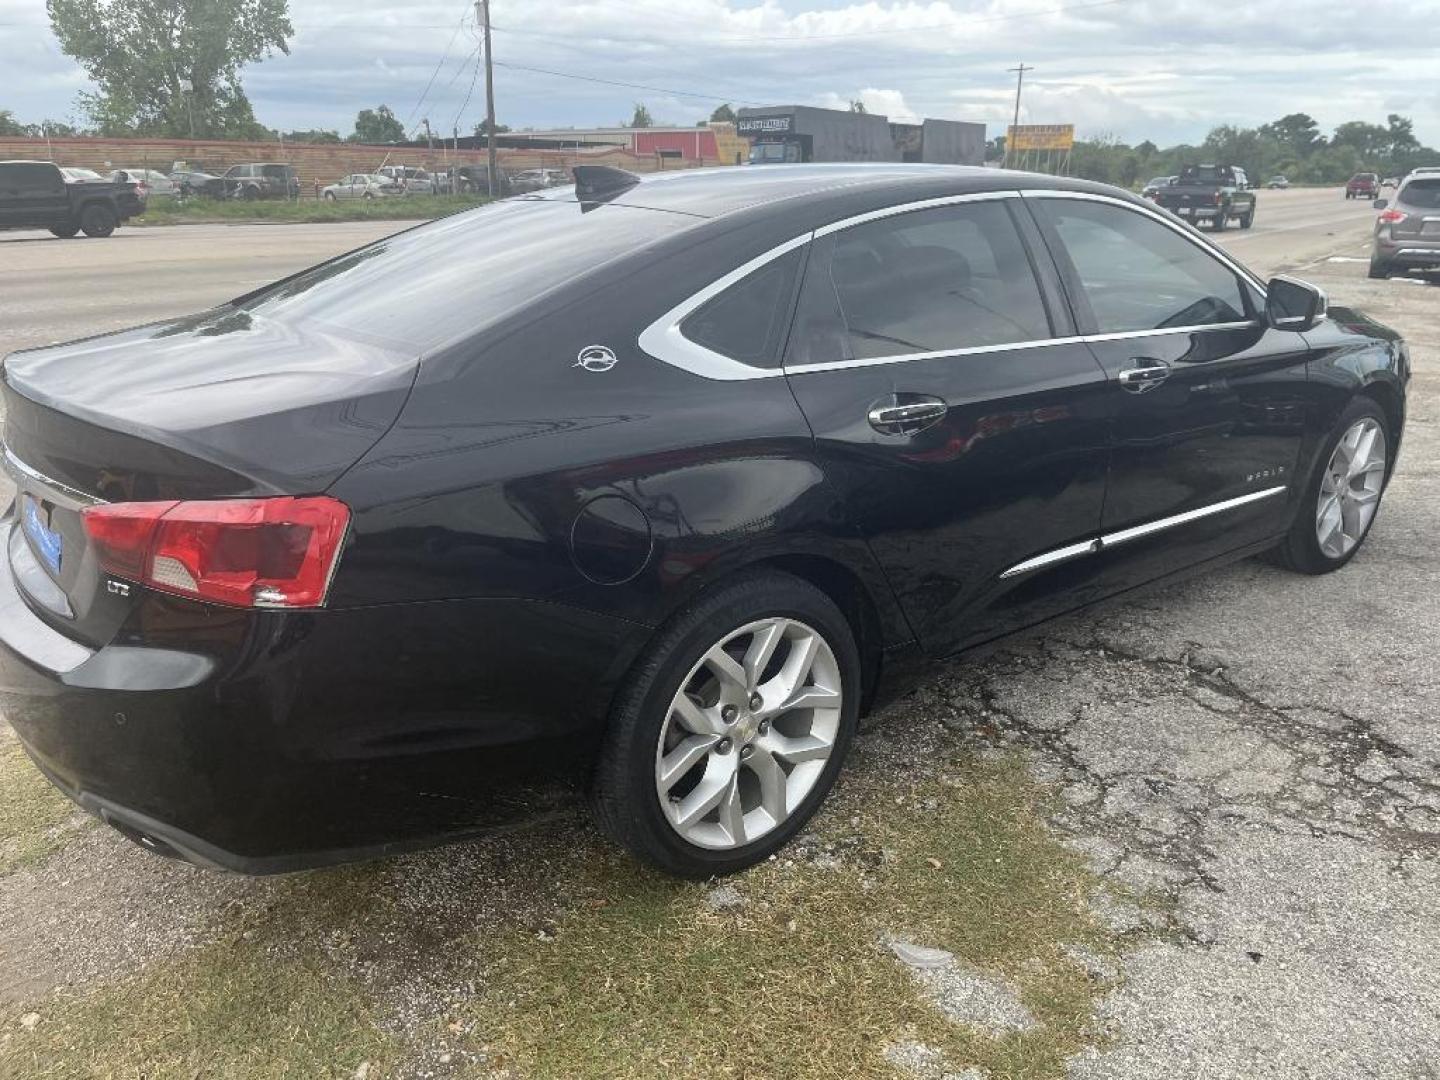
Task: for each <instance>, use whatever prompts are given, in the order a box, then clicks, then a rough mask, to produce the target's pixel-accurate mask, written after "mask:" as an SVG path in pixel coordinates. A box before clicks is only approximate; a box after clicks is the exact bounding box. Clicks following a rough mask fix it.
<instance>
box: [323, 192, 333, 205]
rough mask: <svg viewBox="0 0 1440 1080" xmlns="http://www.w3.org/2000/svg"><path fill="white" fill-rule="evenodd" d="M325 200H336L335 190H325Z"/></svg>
mask: <svg viewBox="0 0 1440 1080" xmlns="http://www.w3.org/2000/svg"><path fill="white" fill-rule="evenodd" d="M325 201H326V202H334V201H335V192H333V191H327V192H325Z"/></svg>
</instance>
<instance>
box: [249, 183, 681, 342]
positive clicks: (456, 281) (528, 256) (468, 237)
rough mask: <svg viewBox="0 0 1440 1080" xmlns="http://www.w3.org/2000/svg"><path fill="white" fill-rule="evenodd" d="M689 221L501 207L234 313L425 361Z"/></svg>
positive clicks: (627, 212)
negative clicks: (392, 348) (375, 345)
mask: <svg viewBox="0 0 1440 1080" xmlns="http://www.w3.org/2000/svg"><path fill="white" fill-rule="evenodd" d="M696 220H697V219H696V218H694V217H690V216H688V215H685V214H670V213H665V212H663V211H656V210H643V209H640V208H638V207H631V206H618V205H615V204H607V205H604V206H599V207H594V208H592V209H590V210H589V212H582V210H581V207H580V204H579V203H577V202H572V201H569V200H552V199H507V200H505V201H503V202H498V203H493V204H491V205H489V206H482V207H479V208H478V209H475V210H467V211H465V212H464V213H460V214H454V215H452V216H450V217H446V218H441V219H440V220H438V221H432V222H430V223H429V224H427V225H421V226H420V227H418V228H415V229H409V230H407V231H405V232H402V233H399V234H397V235H395V236H391V237H388V238H386V239H384V240H379V241H376V242H375V243H373V244H370V245H369V246H368V247H363V248H360V249H359V250H357V251H352V252H350V253H349V254H346V255H341V256H340V257H339V258H336V259H332V260H330V261H329V262H327V263H321V264H320V265H319V266H316V267H313V268H312V269H310V270H306V271H303V272H302V273H300V274H298V275H296V276H295V277H293V278H291V279H289V280H287V281H283V282H281V283H279V284H278V285H275V286H272V287H271V288H268V289H265V290H262V291H261V292H259V293H255V294H252V295H250V296H245V297H241V298H240V300H239V301H237V302H236V303H237V306H238V307H240V308H242V309H243V310H246V311H250V312H253V313H254V314H256V315H258V316H262V317H264V318H268V319H273V320H274V321H276V322H277V323H281V324H284V323H292V324H302V323H303V324H305V325H306V326H313V327H315V328H317V329H324V330H327V331H329V332H332V333H338V334H340V335H349V336H354V337H359V338H363V339H369V340H375V341H378V342H382V343H384V344H386V345H389V346H396V347H400V348H403V349H405V350H407V351H413V352H415V353H423V352H427V351H431V350H434V349H436V348H439V347H440V346H442V345H446V344H449V343H451V342H454V341H456V340H459V339H461V338H463V337H465V336H467V335H469V334H471V333H474V332H476V331H478V330H480V329H482V328H483V327H485V326H487V325H489V324H491V323H493V322H495V321H497V320H498V319H500V318H501V317H503V316H505V315H507V314H509V313H510V312H512V311H514V310H515V308H517V307H518V306H520V305H522V304H524V303H527V302H528V301H531V300H534V299H535V298H536V297H538V296H540V295H541V294H542V293H544V292H546V291H548V290H549V289H552V288H555V287H557V286H559V285H563V284H564V283H565V282H566V281H567V280H570V279H572V278H575V277H578V276H579V275H581V274H583V273H586V272H588V271H591V270H594V269H596V268H597V267H599V266H602V265H604V264H605V263H607V262H610V261H611V260H613V259H616V258H618V257H620V256H623V255H626V254H629V253H631V252H634V251H637V250H639V249H641V248H643V247H645V246H647V245H649V244H652V243H655V242H657V241H659V240H662V239H664V238H665V237H668V236H671V235H673V234H675V233H678V232H679V231H680V230H682V229H684V228H686V227H688V226H689V225H693V224H695V223H696Z"/></svg>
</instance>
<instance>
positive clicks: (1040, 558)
mask: <svg viewBox="0 0 1440 1080" xmlns="http://www.w3.org/2000/svg"><path fill="white" fill-rule="evenodd" d="M1285 490H1287V489H1286V488H1285V487H1283V486H1281V487H1273V488H1266V489H1265V490H1264V491H1252V492H1250V494H1248V495H1241V496H1240V497H1239V498H1235V499H1226V500H1225V501H1224V502H1218V503H1211V504H1210V505H1209V506H1201V507H1199V508H1197V509H1195V510H1187V511H1185V513H1183V514H1175V515H1173V516H1172V517H1167V518H1160V519H1158V520H1156V521H1147V522H1146V523H1145V524H1144V525H1135V526H1133V527H1131V528H1129V529H1121V530H1120V531H1119V532H1113V533H1107V534H1105V535H1103V536H1097V537H1096V538H1095V539H1093V540H1082V541H1081V542H1080V543H1078V544H1066V545H1065V546H1064V547H1060V548H1055V549H1054V550H1053V551H1046V552H1043V553H1041V554H1039V555H1036V556H1034V557H1033V558H1030V559H1026V560H1025V561H1024V562H1018V563H1016V564H1015V565H1014V566H1012V567H1010V568H1009V569H1008V570H1006V571H1004V572H1003V573H1001V575H1000V580H1001V581H1004V580H1006V579H1007V578H1013V577H1019V576H1020V575H1021V574H1028V573H1030V572H1031V571H1033V570H1041V569H1044V568H1045V567H1047V566H1054V565H1056V564H1057V563H1062V562H1068V561H1069V560H1071V559H1078V558H1081V557H1082V556H1085V555H1096V554H1099V553H1100V552H1102V551H1105V550H1107V549H1108V548H1112V547H1115V546H1117V545H1119V544H1124V543H1127V542H1128V541H1131V540H1138V539H1140V537H1142V536H1150V535H1151V534H1153V533H1157V532H1164V531H1165V530H1166V529H1173V528H1174V527H1175V526H1177V525H1185V524H1187V523H1189V522H1191V521H1198V520H1199V519H1200V518H1205V517H1210V516H1211V515H1212V514H1221V513H1224V512H1225V511H1226V510H1234V509H1236V508H1237V507H1241V506H1245V505H1247V504H1248V503H1253V502H1259V501H1260V500H1261V499H1268V498H1270V496H1272V495H1279V494H1280V493H1281V492H1283V491H1285Z"/></svg>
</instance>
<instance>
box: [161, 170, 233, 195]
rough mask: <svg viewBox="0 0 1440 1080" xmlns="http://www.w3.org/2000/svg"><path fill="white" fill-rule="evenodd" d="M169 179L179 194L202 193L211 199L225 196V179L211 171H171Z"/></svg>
mask: <svg viewBox="0 0 1440 1080" xmlns="http://www.w3.org/2000/svg"><path fill="white" fill-rule="evenodd" d="M170 180H171V181H172V182H173V183H174V184H175V190H176V191H178V192H179V193H180V194H181V195H186V196H188V195H204V196H207V197H208V198H212V199H220V198H223V197H224V196H225V181H224V180H223V179H221V178H220V177H218V176H215V175H213V174H211V173H206V172H198V171H196V170H193V169H192V170H181V171H179V172H173V173H171V174H170Z"/></svg>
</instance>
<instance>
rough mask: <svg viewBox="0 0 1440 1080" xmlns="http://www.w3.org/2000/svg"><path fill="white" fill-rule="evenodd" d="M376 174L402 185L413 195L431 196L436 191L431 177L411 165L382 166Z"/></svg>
mask: <svg viewBox="0 0 1440 1080" xmlns="http://www.w3.org/2000/svg"><path fill="white" fill-rule="evenodd" d="M375 174H376V175H377V176H383V177H385V178H386V179H387V180H390V181H393V182H394V183H397V184H402V185H403V186H404V189H405V191H407V192H409V193H410V194H412V195H431V194H433V193H434V190H435V183H434V180H433V178H432V177H431V175H430V174H429V173H428V172H426V171H425V170H424V169H417V168H415V167H413V166H410V165H382V166H381V167H380V168H378V169H376V170H375Z"/></svg>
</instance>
